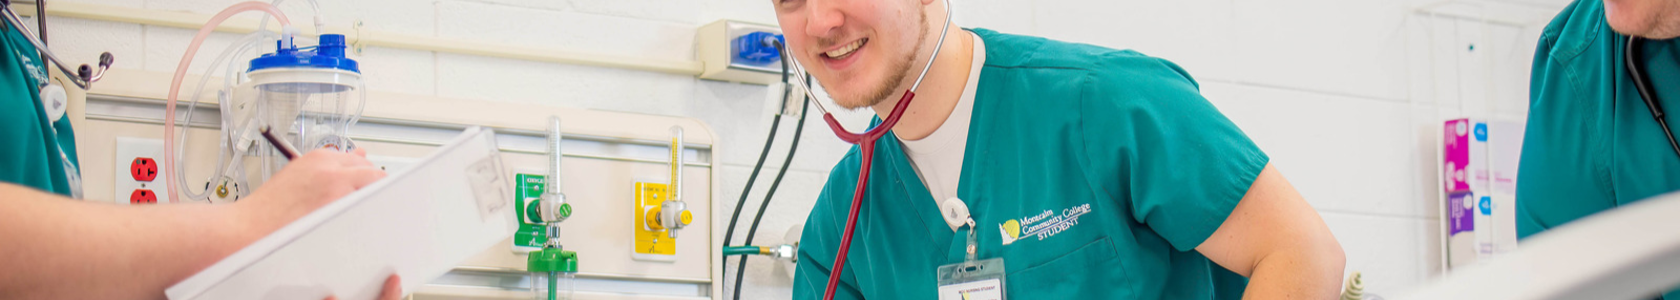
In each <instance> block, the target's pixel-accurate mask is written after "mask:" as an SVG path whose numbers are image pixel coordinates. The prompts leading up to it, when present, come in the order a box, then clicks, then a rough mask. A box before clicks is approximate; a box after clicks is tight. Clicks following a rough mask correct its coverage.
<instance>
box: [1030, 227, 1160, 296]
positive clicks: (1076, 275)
mask: <svg viewBox="0 0 1680 300" xmlns="http://www.w3.org/2000/svg"><path fill="white" fill-rule="evenodd" d="M1118 256H1119V255H1118V254H1117V253H1116V252H1115V249H1114V242H1113V241H1110V240H1109V238H1108V237H1107V236H1104V237H1102V238H1100V239H1097V240H1095V241H1091V242H1090V243H1087V244H1085V245H1084V246H1080V247H1079V248H1078V249H1074V250H1073V251H1071V252H1068V253H1067V254H1063V255H1062V256H1059V257H1056V258H1053V259H1050V260H1049V261H1045V262H1043V263H1039V264H1036V265H1033V266H1032V267H1028V268H1026V269H1023V270H1020V271H1015V272H1010V273H1009V276H1008V281H1007V282H1008V284H1009V287H1008V291H1009V298H1011V299H1072V298H1073V297H1076V296H1077V297H1079V298H1086V299H1130V297H1129V296H1131V295H1133V294H1134V292H1133V291H1132V286H1131V285H1130V282H1131V281H1130V280H1126V270H1125V267H1124V266H1121V264H1120V260H1119V258H1118Z"/></svg>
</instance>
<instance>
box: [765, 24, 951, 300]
mask: <svg viewBox="0 0 1680 300" xmlns="http://www.w3.org/2000/svg"><path fill="white" fill-rule="evenodd" d="M951 14H952V13H951V1H950V0H945V25H944V26H943V27H942V28H940V29H939V41H938V43H937V44H934V46H933V55H932V56H929V57H928V62H927V64H926V65H923V66H922V74H921V75H916V82H915V83H914V84H911V85H910V89H909V90H906V91H904V96H902V97H899V98H898V105H895V106H893V110H892V113H890V114H887V117H886V118H884V119H881V124H880V125H878V126H875V128H874V129H870V130H869V131H865V132H863V133H861V134H860V133H852V132H851V131H847V130H846V128H845V127H842V126H840V122H839V121H835V120H834V115H833V114H830V113H829V112H828V110H827V109H823V105H822V103H821V102H819V101H817V97H816V95H813V94H812V93H811V87H810V86H807V85H806V84H805V81H804V80H793V82H796V83H798V84H799V87H800V88H801V89H804V90H805V95H806V96H807V97H809V98H808V99H811V100H810V101H811V102H812V103H815V104H816V107H817V112H820V113H822V114H823V121H827V122H828V128H829V129H833V130H834V135H836V136H839V137H840V140H842V141H846V142H847V143H852V144H856V145H858V147H859V148H860V149H861V150H862V154H863V161H862V162H861V163H859V164H858V180H857V190H856V191H853V192H852V208H851V211H850V212H849V213H847V215H846V231H845V233H842V234H841V235H840V251H838V252H836V253H835V255H834V266H833V269H831V270H830V271H829V273H828V288H827V289H826V290H824V291H823V299H824V300H832V299H834V289H835V288H836V287H838V286H839V285H840V272H841V271H842V270H845V269H846V253H847V251H848V250H850V249H851V248H852V231H853V230H856V229H857V215H858V209H859V208H862V207H863V205H862V204H863V201H862V199H863V191H864V190H865V189H867V188H868V187H869V164H870V162H871V161H873V160H874V158H875V141H877V140H880V139H881V136H884V135H886V134H887V131H889V130H892V128H893V125H897V124H898V119H899V117H902V116H904V109H905V108H908V107H910V100H913V99H915V98H916V88H918V87H921V85H922V79H923V78H924V77H927V72H928V69H931V68H933V61H934V59H936V58H939V48H940V47H941V46H944V45H945V34H946V33H947V32H949V31H950V29H951ZM783 52H784V53H782V55H789V56H788V57H792V56H791V55H792V54H793V53H791V52H789V51H788V50H786V49H784V50H783ZM788 62H789V63H790V64H791V66H790V68H791V69H792V70H793V72H797V73H798V74H808V73H806V72H805V68H804V66H801V65H799V62H798V61H796V60H791V59H790V60H788ZM793 78H805V76H803V75H801V76H794V77H793Z"/></svg>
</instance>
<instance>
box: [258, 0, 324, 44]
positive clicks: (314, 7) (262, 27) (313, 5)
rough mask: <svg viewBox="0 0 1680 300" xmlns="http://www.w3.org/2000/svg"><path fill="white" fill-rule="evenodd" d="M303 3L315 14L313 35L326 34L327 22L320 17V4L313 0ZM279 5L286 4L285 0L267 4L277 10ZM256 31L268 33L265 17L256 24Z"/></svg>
mask: <svg viewBox="0 0 1680 300" xmlns="http://www.w3.org/2000/svg"><path fill="white" fill-rule="evenodd" d="M304 2H309V9H310V10H311V12H312V13H314V14H315V16H314V17H315V35H321V34H323V33H326V27H327V21H326V17H324V16H322V15H321V3H319V2H316V1H315V0H304ZM281 3H286V0H274V2H269V5H273V6H274V7H277V8H278V7H280V4H281ZM257 31H268V17H267V16H263V18H262V21H261V22H257Z"/></svg>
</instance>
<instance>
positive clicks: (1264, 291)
mask: <svg viewBox="0 0 1680 300" xmlns="http://www.w3.org/2000/svg"><path fill="white" fill-rule="evenodd" d="M1343 264H1345V258H1344V256H1343V253H1342V249H1341V247H1340V246H1338V245H1335V244H1331V245H1304V246H1303V247H1301V249H1296V250H1293V251H1283V252H1279V253H1276V254H1273V255H1270V256H1267V257H1264V258H1262V259H1260V261H1259V262H1258V263H1257V264H1255V266H1254V271H1253V273H1252V274H1251V275H1250V276H1249V280H1248V289H1247V290H1246V291H1244V292H1243V299H1336V297H1337V296H1338V295H1340V293H1341V291H1340V289H1341V277H1342V268H1343Z"/></svg>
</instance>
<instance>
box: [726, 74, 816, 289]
mask: <svg viewBox="0 0 1680 300" xmlns="http://www.w3.org/2000/svg"><path fill="white" fill-rule="evenodd" d="M805 82H807V84H809V82H811V77H810V75H806V76H805ZM805 100H806V101H799V103H801V104H800V106H799V124H797V125H794V126H793V142H792V143H791V144H788V154H787V158H784V159H782V168H781V170H779V171H776V180H773V181H770V190H768V191H765V192H764V202H763V203H759V205H758V214H755V215H753V222H752V226H749V227H747V239H746V240H745V241H742V242H743V243H746V244H748V245H751V244H752V242H753V235H755V234H757V233H758V223H759V221H763V220H764V211H765V209H766V208H769V207H770V197H772V196H775V195H776V187H777V186H779V185H781V184H782V176H785V175H787V170H788V165H791V164H793V154H794V153H795V151H796V150H799V135H800V134H801V133H804V131H805V116H808V115H809V114H808V113H807V110H810V109H811V101H810V100H811V99H805ZM746 271H747V256H742V257H741V262H740V264H739V265H738V266H737V267H735V300H740V299H741V282H742V281H743V280H742V279H743V278H745V277H746V273H747V272H746Z"/></svg>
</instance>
